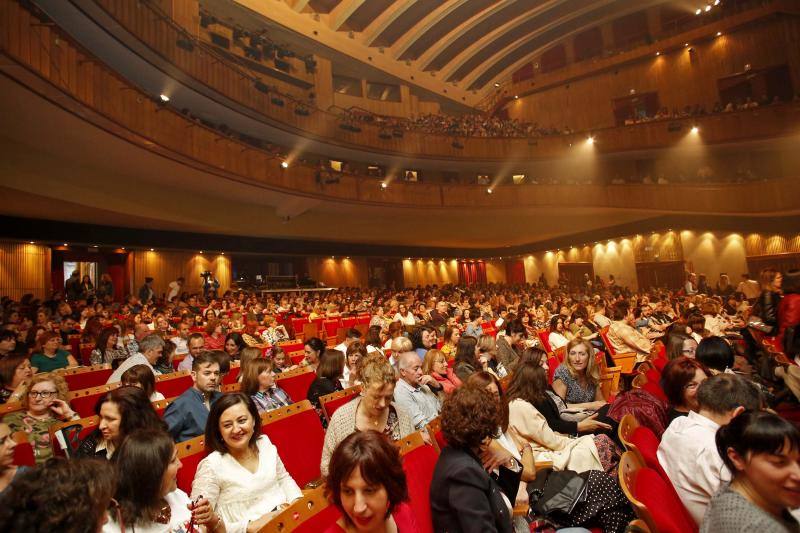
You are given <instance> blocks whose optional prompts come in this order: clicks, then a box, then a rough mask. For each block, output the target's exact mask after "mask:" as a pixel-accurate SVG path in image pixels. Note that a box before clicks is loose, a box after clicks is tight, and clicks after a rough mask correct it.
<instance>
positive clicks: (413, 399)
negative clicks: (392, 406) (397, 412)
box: [394, 379, 442, 430]
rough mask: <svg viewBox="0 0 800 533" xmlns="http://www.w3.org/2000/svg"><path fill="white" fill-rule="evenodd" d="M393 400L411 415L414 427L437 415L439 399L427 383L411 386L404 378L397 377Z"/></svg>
mask: <svg viewBox="0 0 800 533" xmlns="http://www.w3.org/2000/svg"><path fill="white" fill-rule="evenodd" d="M394 401H395V403H396V404H397V406H398V407H400V408H401V409H402V410H403V411H405V412H406V413H408V414H409V416H411V421H412V422H413V424H414V427H415V428H416V429H418V430H419V429H422V428H424V427H425V424H427V423H428V422H430V421H431V420H433V419H434V418H436V417H437V416H439V411H440V410H441V408H442V404H441V401H440V400H439V398H438V397H437V396H436V394H434V393H433V391H431V389H429V388H428V386H427V385H421V386H419V387H417V388H414V387H412V386H411V385H409V384H408V383H406V381H405V380H404V379H398V380H397V385H396V386H395V389H394Z"/></svg>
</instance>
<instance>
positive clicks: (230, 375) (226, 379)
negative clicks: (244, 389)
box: [222, 366, 242, 385]
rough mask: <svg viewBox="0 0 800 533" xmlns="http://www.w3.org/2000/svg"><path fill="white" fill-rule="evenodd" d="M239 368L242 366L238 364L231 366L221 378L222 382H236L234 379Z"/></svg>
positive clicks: (237, 374)
mask: <svg viewBox="0 0 800 533" xmlns="http://www.w3.org/2000/svg"><path fill="white" fill-rule="evenodd" d="M241 369H242V368H241V367H239V366H234V367H231V370H230V372H228V374H227V375H226V376H225V377H224V378H222V384H223V385H230V384H231V383H236V379H237V378H238V377H239V371H240V370H241Z"/></svg>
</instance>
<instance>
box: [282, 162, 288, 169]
mask: <svg viewBox="0 0 800 533" xmlns="http://www.w3.org/2000/svg"><path fill="white" fill-rule="evenodd" d="M281 166H282V167H283V168H289V163H288V161H281Z"/></svg>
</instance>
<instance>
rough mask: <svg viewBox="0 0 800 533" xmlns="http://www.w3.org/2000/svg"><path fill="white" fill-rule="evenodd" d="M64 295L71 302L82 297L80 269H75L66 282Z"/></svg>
mask: <svg viewBox="0 0 800 533" xmlns="http://www.w3.org/2000/svg"><path fill="white" fill-rule="evenodd" d="M64 296H66V298H67V301H70V302H74V301H75V300H78V299H80V297H81V273H80V272H79V271H78V270H73V271H72V274H70V276H69V278H68V279H67V281H65V282H64Z"/></svg>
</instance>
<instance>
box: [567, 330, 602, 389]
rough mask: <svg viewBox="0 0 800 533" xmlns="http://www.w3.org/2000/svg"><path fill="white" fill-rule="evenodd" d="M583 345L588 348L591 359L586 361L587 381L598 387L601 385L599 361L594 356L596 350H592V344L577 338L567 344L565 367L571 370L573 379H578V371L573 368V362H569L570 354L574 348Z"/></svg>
mask: <svg viewBox="0 0 800 533" xmlns="http://www.w3.org/2000/svg"><path fill="white" fill-rule="evenodd" d="M581 344H582V345H583V346H584V347H585V348H586V352H587V353H588V354H589V358H588V360H587V361H586V371H585V374H586V381H588V382H589V383H591V384H592V385H597V384H598V383H600V369H599V368H598V367H597V361H596V359H595V356H594V348H592V344H591V343H590V342H589V341H587V340H586V339H582V338H580V337H576V338H574V339H572V340H571V341H569V342H568V343H567V349H566V351H565V353H564V366H566V367H567V370H569V374H570V376H572V377H573V378H575V377H578V371H577V370H576V369H575V367H574V366H572V362H571V361H570V360H569V352H570V350H572V349H573V348H574V347H576V346H580V345H581Z"/></svg>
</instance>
